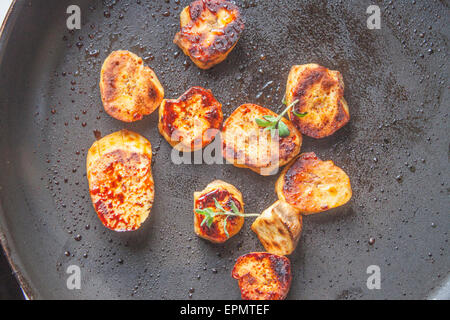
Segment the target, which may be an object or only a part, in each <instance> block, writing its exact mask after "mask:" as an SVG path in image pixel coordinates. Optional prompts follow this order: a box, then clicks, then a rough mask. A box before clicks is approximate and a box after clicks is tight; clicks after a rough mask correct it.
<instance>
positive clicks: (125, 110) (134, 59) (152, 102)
mask: <svg viewBox="0 0 450 320" xmlns="http://www.w3.org/2000/svg"><path fill="white" fill-rule="evenodd" d="M100 93H101V96H102V102H103V107H104V108H105V111H106V112H107V113H108V114H109V115H110V116H111V117H113V118H116V119H117V120H120V121H124V122H133V121H137V120H141V119H142V118H143V117H144V116H145V115H149V114H151V113H152V112H153V111H155V110H156V109H157V108H158V107H159V105H160V104H161V101H162V100H163V98H164V89H163V87H162V86H161V83H160V82H159V80H158V78H157V77H156V74H155V73H154V72H153V70H152V69H150V68H149V67H147V66H145V65H144V62H143V61H142V59H141V58H140V57H138V56H137V55H135V54H134V53H132V52H129V51H125V50H121V51H113V52H112V53H111V54H110V55H109V56H108V57H107V58H106V60H105V62H104V63H103V66H102V70H101V75H100Z"/></svg>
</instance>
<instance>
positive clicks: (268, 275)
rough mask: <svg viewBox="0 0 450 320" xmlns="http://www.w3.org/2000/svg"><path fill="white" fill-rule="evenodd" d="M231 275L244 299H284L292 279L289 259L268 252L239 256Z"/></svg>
mask: <svg viewBox="0 0 450 320" xmlns="http://www.w3.org/2000/svg"><path fill="white" fill-rule="evenodd" d="M231 275H232V277H233V278H234V279H237V280H238V283H239V288H240V289H241V296H242V299H244V300H283V299H285V298H286V296H287V294H288V292H289V289H290V287H291V281H292V274H291V263H290V261H289V259H288V258H286V257H283V256H278V255H275V254H271V253H266V252H256V253H249V254H246V255H244V256H242V257H239V258H238V259H237V261H236V264H235V265H234V268H233V271H232V273H231Z"/></svg>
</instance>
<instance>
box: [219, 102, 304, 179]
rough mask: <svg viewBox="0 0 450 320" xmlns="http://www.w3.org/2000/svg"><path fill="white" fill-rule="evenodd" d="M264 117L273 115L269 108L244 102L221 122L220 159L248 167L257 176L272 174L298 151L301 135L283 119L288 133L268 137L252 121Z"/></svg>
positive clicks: (268, 133) (269, 134)
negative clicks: (287, 134)
mask: <svg viewBox="0 0 450 320" xmlns="http://www.w3.org/2000/svg"><path fill="white" fill-rule="evenodd" d="M265 116H272V117H276V116H277V114H276V113H274V112H272V111H271V110H269V109H266V108H263V107H261V106H258V105H255V104H244V105H242V106H240V107H239V108H237V109H236V110H235V111H234V112H233V113H232V114H231V116H230V117H229V118H228V119H227V120H226V121H225V123H224V126H223V130H222V152H223V156H224V158H225V159H226V160H227V161H228V162H230V163H233V164H234V165H235V166H236V167H240V168H249V169H251V170H253V171H255V172H257V173H259V174H261V175H265V176H267V175H273V174H274V173H276V172H277V171H278V169H279V168H280V167H282V166H284V165H285V164H287V163H288V162H290V161H291V160H292V159H294V158H295V156H296V155H298V153H299V152H300V148H301V145H302V135H301V134H300V132H299V131H298V130H297V129H296V128H295V127H294V126H293V125H292V123H291V122H290V121H289V120H287V119H285V118H283V119H282V121H283V122H284V124H285V125H286V126H287V127H288V129H289V136H287V137H284V138H280V137H279V136H278V135H276V136H274V137H272V136H271V133H270V132H269V131H265V130H264V128H262V127H260V126H259V125H258V124H257V123H256V121H255V120H256V119H257V118H259V119H262V118H263V117H265Z"/></svg>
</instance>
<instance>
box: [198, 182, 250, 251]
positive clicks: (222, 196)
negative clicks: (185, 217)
mask: <svg viewBox="0 0 450 320" xmlns="http://www.w3.org/2000/svg"><path fill="white" fill-rule="evenodd" d="M227 212H228V214H226V213H227ZM243 213H244V200H243V199H242V194H241V192H240V191H239V190H238V189H236V188H235V187H234V186H232V185H231V184H229V183H226V182H224V181H220V180H216V181H213V182H211V183H210V184H209V185H208V186H207V187H206V188H205V189H204V190H203V191H200V192H195V193H194V230H195V233H196V234H197V235H198V236H199V237H201V238H204V239H206V240H209V241H211V242H214V243H223V242H225V241H227V240H228V239H229V238H231V237H232V236H234V235H236V234H237V233H238V232H239V230H241V228H242V226H243V224H244V216H241V215H243Z"/></svg>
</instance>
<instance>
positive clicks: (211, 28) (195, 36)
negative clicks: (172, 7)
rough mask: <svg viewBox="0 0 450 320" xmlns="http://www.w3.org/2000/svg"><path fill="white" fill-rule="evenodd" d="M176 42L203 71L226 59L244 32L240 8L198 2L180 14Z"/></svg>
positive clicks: (204, 0) (220, 2) (208, 0)
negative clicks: (179, 27)
mask: <svg viewBox="0 0 450 320" xmlns="http://www.w3.org/2000/svg"><path fill="white" fill-rule="evenodd" d="M180 26H181V29H180V32H178V33H177V34H176V35H175V39H174V40H173V42H174V43H175V44H177V45H178V46H179V47H180V48H181V50H183V52H184V54H185V55H187V56H189V57H190V58H191V60H192V61H193V62H194V63H195V64H196V65H197V66H198V67H199V68H201V69H209V68H211V67H213V66H215V65H216V64H218V63H220V62H222V61H223V60H225V59H226V57H227V56H228V54H229V53H230V52H231V50H233V48H234V47H235V46H236V43H237V42H238V40H239V37H240V35H241V33H242V31H243V30H244V21H243V19H242V18H241V13H240V11H239V8H238V7H237V6H236V5H235V4H233V3H231V2H229V1H225V0H196V1H193V2H192V3H191V4H190V5H189V6H187V7H186V8H184V10H183V11H182V12H181V14H180Z"/></svg>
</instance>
